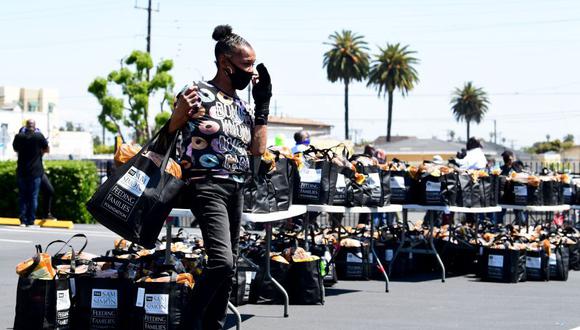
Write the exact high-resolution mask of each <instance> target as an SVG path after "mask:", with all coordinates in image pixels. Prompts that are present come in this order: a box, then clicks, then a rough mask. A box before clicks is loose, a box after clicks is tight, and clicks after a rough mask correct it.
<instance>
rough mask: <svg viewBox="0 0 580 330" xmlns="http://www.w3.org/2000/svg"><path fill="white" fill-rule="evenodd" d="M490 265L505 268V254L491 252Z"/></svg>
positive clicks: (488, 262) (488, 263) (488, 261)
mask: <svg viewBox="0 0 580 330" xmlns="http://www.w3.org/2000/svg"><path fill="white" fill-rule="evenodd" d="M487 265H488V266H489V267H497V268H503V256H500V255H493V254H490V255H489V257H488V259H487Z"/></svg>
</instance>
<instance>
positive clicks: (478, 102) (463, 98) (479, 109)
mask: <svg viewBox="0 0 580 330" xmlns="http://www.w3.org/2000/svg"><path fill="white" fill-rule="evenodd" d="M488 105H489V100H488V98H487V93H486V92H485V91H484V90H483V89H482V88H477V87H475V86H473V83H472V82H471V81H469V82H466V83H465V85H464V86H463V88H462V89H460V88H455V91H454V92H453V96H452V99H451V111H453V115H454V116H455V120H457V121H465V122H466V123H467V139H466V141H467V140H469V125H470V124H471V122H472V121H473V122H476V123H477V124H479V123H481V121H482V120H483V116H484V115H485V113H486V112H487V110H488V108H487V107H488Z"/></svg>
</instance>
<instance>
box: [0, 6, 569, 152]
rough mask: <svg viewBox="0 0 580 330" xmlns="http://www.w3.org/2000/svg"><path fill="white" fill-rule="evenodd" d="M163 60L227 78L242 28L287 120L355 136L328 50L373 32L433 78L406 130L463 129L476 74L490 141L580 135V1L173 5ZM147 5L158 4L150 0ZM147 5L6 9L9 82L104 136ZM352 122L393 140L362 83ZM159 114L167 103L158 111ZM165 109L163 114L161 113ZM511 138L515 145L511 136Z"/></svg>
mask: <svg viewBox="0 0 580 330" xmlns="http://www.w3.org/2000/svg"><path fill="white" fill-rule="evenodd" d="M157 3H159V7H160V12H158V13H154V15H153V28H152V31H153V33H152V55H153V57H154V59H159V58H171V59H174V60H175V69H174V71H173V75H174V78H175V80H176V83H177V86H176V87H177V88H179V87H180V86H182V85H183V84H185V83H186V82H188V81H192V80H199V79H200V78H201V76H204V77H205V78H206V79H207V78H208V77H211V76H212V75H213V74H214V64H213V46H214V42H213V41H212V39H211V32H212V30H213V28H214V26H215V25H217V24H222V23H228V24H230V25H232V26H233V27H234V32H236V33H238V34H240V35H242V36H243V37H245V38H246V39H247V40H249V41H250V43H252V45H253V46H254V48H255V50H256V52H257V54H258V61H263V62H265V63H266V64H267V65H268V68H269V69H270V71H271V74H272V79H273V84H274V94H275V100H276V104H277V105H278V114H280V113H284V114H286V115H288V116H297V117H308V118H313V119H320V120H323V121H326V122H329V123H331V124H333V125H335V128H334V130H333V134H334V135H336V136H337V137H341V136H342V135H343V130H344V129H343V120H342V118H343V112H344V111H343V86H342V85H341V84H339V83H336V84H331V83H330V82H328V81H327V80H326V76H325V71H324V70H323V69H322V54H323V53H324V51H325V50H326V49H327V47H328V46H326V45H324V44H323V43H324V42H325V41H326V40H327V37H328V35H329V34H330V33H332V32H333V31H335V30H341V29H351V30H353V31H355V32H357V33H360V34H363V35H364V36H365V37H366V40H367V41H368V42H369V45H370V47H371V52H372V53H376V50H377V46H384V45H385V44H386V43H387V42H390V43H396V42H401V43H403V44H409V45H410V48H411V49H413V50H416V51H417V52H418V53H417V57H418V58H420V59H421V63H420V65H419V66H418V67H417V70H418V72H419V77H420V80H421V81H420V83H419V84H418V86H417V87H416V89H415V90H414V91H412V92H411V93H409V95H408V97H406V98H402V97H400V95H397V96H396V98H395V100H394V119H393V133H394V134H400V135H416V136H420V137H431V136H437V137H440V138H445V136H446V134H447V131H448V130H449V129H451V130H454V131H455V132H456V133H457V134H458V135H459V136H462V137H464V136H465V124H463V123H461V124H458V123H456V122H455V121H454V119H453V117H452V116H451V112H450V110H449V100H450V94H451V92H452V91H453V89H454V88H455V87H457V86H461V85H462V84H463V83H464V82H465V81H468V80H471V81H473V82H474V83H475V84H476V85H477V86H481V87H483V88H484V89H485V90H486V91H487V92H488V93H489V94H490V99H491V107H490V111H489V113H488V114H487V116H486V120H485V121H484V122H483V123H482V124H481V125H478V126H474V127H473V128H472V134H475V135H476V136H479V137H483V138H486V139H488V138H489V133H490V132H491V131H492V129H493V119H496V120H497V124H498V131H499V132H500V133H501V137H505V138H506V139H507V140H508V141H510V140H515V146H516V147H521V146H525V145H529V144H531V143H532V142H534V141H537V140H541V139H544V138H545V136H546V134H550V135H551V136H552V138H561V137H562V136H563V135H565V134H567V133H572V134H576V139H577V140H580V131H579V129H578V127H579V125H578V124H579V123H580V74H579V73H580V64H579V61H580V60H579V59H580V56H579V55H580V1H575V0H569V1H563V0H550V1H535V0H486V1H484V0H469V1H468V0H463V1H459V0H442V1H435V0H433V1H431V0H422V1H418V0H398V1H381V0H357V1H345V0H333V1H304V0H297V1H274V0H249V1H230V0H228V1H185V0H183V1H176V0H172V1H170V0H159V1H154V4H155V6H156V4H157ZM138 4H139V5H140V6H145V5H146V0H138ZM134 5H135V3H134V1H133V0H103V1H84V0H82V1H80V0H77V1H72V0H71V1H64V0H54V1H26V0H23V1H10V2H8V1H6V2H4V3H3V6H2V10H1V11H0V31H2V34H1V35H2V38H1V39H0V85H11V86H27V87H52V88H57V89H58V90H59V91H60V95H61V102H60V111H61V117H62V118H63V119H68V120H73V121H75V122H81V123H82V124H84V125H85V126H86V127H91V128H92V129H93V130H94V131H97V132H98V131H99V125H98V123H97V121H96V115H97V114H98V112H99V107H98V104H97V103H96V101H95V100H94V98H93V97H92V96H91V95H89V94H88V93H87V92H86V89H87V86H88V84H89V83H90V81H91V80H92V79H93V78H94V77H95V76H98V75H106V74H107V73H108V72H109V71H110V70H112V69H115V68H117V67H118V65H119V60H120V59H121V58H122V57H123V56H125V55H127V54H129V53H130V51H131V50H133V49H145V34H146V19H147V16H146V11H144V10H138V9H134ZM351 93H352V97H351V99H350V100H351V103H350V104H351V126H352V127H353V128H355V129H359V130H360V132H361V134H362V136H363V137H364V138H366V139H374V138H375V137H376V136H378V135H383V134H385V130H386V100H385V99H383V98H377V97H376V93H375V91H374V90H372V89H369V88H367V87H365V84H362V83H360V84H356V85H354V86H353V87H352V88H351ZM153 105H154V106H155V104H153ZM153 112H156V110H155V109H154V111H153ZM508 144H509V142H508Z"/></svg>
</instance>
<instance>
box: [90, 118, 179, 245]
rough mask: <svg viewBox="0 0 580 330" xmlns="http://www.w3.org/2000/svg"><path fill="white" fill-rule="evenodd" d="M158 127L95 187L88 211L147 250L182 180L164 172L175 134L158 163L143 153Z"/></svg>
mask: <svg viewBox="0 0 580 330" xmlns="http://www.w3.org/2000/svg"><path fill="white" fill-rule="evenodd" d="M162 132H165V128H162V129H161V130H160V131H159V132H157V134H155V136H154V137H153V138H152V139H151V140H150V141H149V142H147V144H145V146H144V147H143V148H142V149H141V151H139V153H138V154H137V155H135V156H134V157H133V158H131V159H130V160H129V161H128V162H127V163H126V164H124V165H123V166H121V167H120V168H119V169H118V170H117V171H116V172H115V174H114V175H112V176H111V177H110V178H108V179H107V181H105V182H104V183H103V184H102V185H101V186H100V187H99V189H97V191H96V192H95V194H94V195H93V197H92V198H91V199H90V200H89V202H88V203H87V209H88V211H89V212H90V213H91V214H92V215H93V216H94V217H95V219H96V220H97V221H98V222H100V223H101V224H102V225H104V226H105V227H107V228H109V229H110V230H112V231H113V232H115V233H117V234H118V235H120V236H122V237H123V238H125V239H127V240H129V241H131V242H135V243H137V244H139V245H142V246H144V247H146V248H148V249H151V248H154V247H155V242H156V240H157V237H158V236H159V232H160V231H161V228H162V227H163V223H164V222H165V220H166V218H167V216H168V215H169V213H170V212H171V209H172V207H173V202H174V200H175V198H176V197H177V195H178V194H179V192H180V190H181V188H182V187H183V185H184V181H182V180H181V179H178V178H176V177H174V176H173V175H171V174H170V173H167V172H166V171H165V168H166V166H167V164H168V162H169V159H170V158H172V157H173V156H174V155H175V144H176V141H177V136H178V135H179V134H175V137H174V139H173V141H172V143H171V146H170V147H169V148H168V149H167V150H166V151H165V157H164V158H163V162H162V163H161V166H158V165H156V164H155V162H154V161H153V160H151V159H150V158H148V157H147V156H145V155H144V153H145V152H147V151H149V150H150V149H151V148H150V147H152V145H153V143H155V142H157V141H158V140H160V139H159V138H160V134H161V133H162Z"/></svg>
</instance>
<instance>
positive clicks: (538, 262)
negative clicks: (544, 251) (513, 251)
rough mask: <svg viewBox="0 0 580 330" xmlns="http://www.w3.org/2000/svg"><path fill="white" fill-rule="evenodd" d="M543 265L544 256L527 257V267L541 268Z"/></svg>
mask: <svg viewBox="0 0 580 330" xmlns="http://www.w3.org/2000/svg"><path fill="white" fill-rule="evenodd" d="M541 267H542V258H540V257H526V268H531V269H540V268H541Z"/></svg>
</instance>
